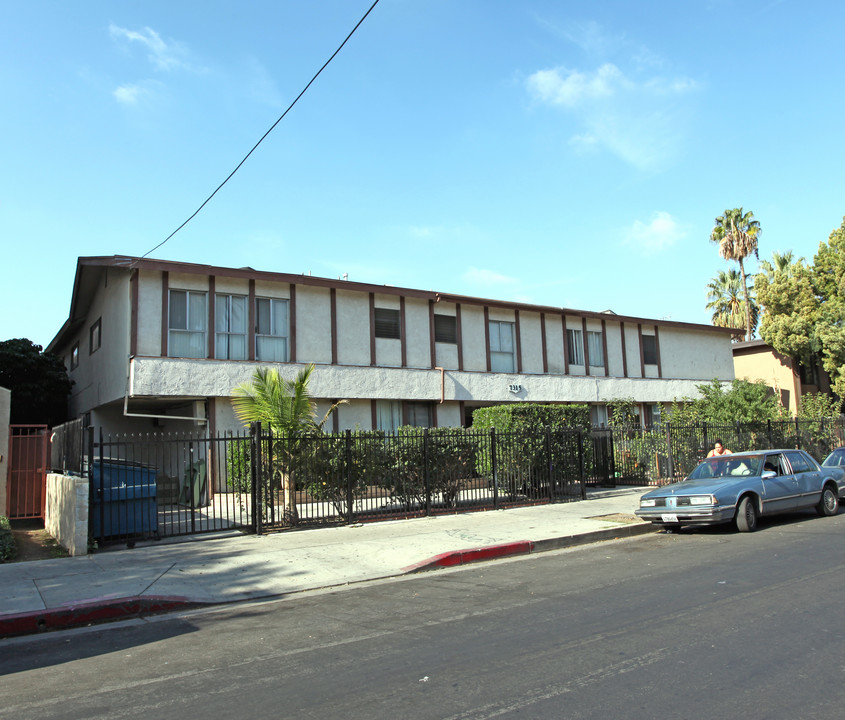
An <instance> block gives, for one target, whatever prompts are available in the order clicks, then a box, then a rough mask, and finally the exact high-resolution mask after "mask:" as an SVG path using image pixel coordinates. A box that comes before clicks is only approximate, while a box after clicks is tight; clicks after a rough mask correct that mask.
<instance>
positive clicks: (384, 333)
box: [375, 308, 401, 340]
mask: <svg viewBox="0 0 845 720" xmlns="http://www.w3.org/2000/svg"><path fill="white" fill-rule="evenodd" d="M375 321H376V327H375V332H376V337H377V338H393V339H396V340H398V339H399V338H400V337H401V333H400V328H399V311H398V310H391V309H390V308H375Z"/></svg>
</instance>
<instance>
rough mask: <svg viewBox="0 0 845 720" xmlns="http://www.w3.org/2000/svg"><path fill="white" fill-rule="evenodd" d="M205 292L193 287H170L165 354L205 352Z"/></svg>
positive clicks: (190, 355)
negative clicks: (179, 288)
mask: <svg viewBox="0 0 845 720" xmlns="http://www.w3.org/2000/svg"><path fill="white" fill-rule="evenodd" d="M206 303H207V293H204V292H198V291H196V290H171V291H170V308H169V313H168V317H169V328H168V329H169V331H170V332H169V335H168V348H169V352H168V355H170V356H171V357H188V358H204V357H205V356H206V354H207V352H208V350H207V346H206V329H207V327H208V309H207V307H206Z"/></svg>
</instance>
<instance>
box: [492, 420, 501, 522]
mask: <svg viewBox="0 0 845 720" xmlns="http://www.w3.org/2000/svg"><path fill="white" fill-rule="evenodd" d="M498 472H499V471H498V468H497V467H496V428H494V427H491V428H490V477H491V478H492V479H493V509H494V510H498V509H499V477H498Z"/></svg>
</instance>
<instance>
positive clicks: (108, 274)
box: [48, 256, 734, 432]
mask: <svg viewBox="0 0 845 720" xmlns="http://www.w3.org/2000/svg"><path fill="white" fill-rule="evenodd" d="M730 336H731V333H730V331H729V330H726V329H724V328H715V327H712V326H709V325H697V324H690V323H682V322H672V321H667V320H649V319H644V318H636V317H625V316H622V315H616V314H614V313H610V312H605V313H597V312H585V311H579V310H569V309H565V308H554V307H543V306H535V305H527V304H521V303H512V302H504V301H498V300H487V299H480V298H473V297H462V296H459V295H449V294H446V293H438V292H432V291H424V290H413V289H407V288H398V287H391V286H389V285H370V284H365V283H356V282H348V281H344V280H331V279H326V278H317V277H312V276H310V275H290V274H282V273H272V272H260V271H257V270H253V269H251V268H239V269H234V268H222V267H210V266H207V265H195V264H188V263H178V262H166V261H159V260H150V259H137V258H130V257H121V256H115V257H88V258H80V259H79V261H78V264H77V270H76V278H75V281H74V288H73V298H72V300H71V309H70V316H69V318H68V320H67V321H66V323H65V324H64V326H63V327H62V329H61V330H60V331H59V333H58V334H57V335H56V337H55V338H54V339H53V341H52V342H51V343H50V345H49V347H48V350H51V351H54V352H56V353H58V354H59V355H61V356H62V357H64V359H65V363H66V365H67V368H68V372H69V375H70V377H71V379H72V380H73V381H74V389H73V393H72V396H71V399H70V414H71V417H79V416H86V417H88V418H89V419H90V421H91V423H92V424H94V425H95V426H102V427H104V428H105V429H106V430H107V431H110V432H114V431H120V432H145V431H152V430H157V429H161V428H162V427H164V428H165V429H166V430H168V431H172V430H183V429H196V426H197V425H198V424H205V423H206V422H207V423H208V425H209V427H210V429H211V430H212V431H226V430H238V429H241V427H242V426H241V425H240V423H239V422H238V420H237V418H236V417H235V415H234V412H233V410H232V405H231V402H230V397H231V392H232V389H233V388H234V387H235V386H237V385H238V384H239V383H242V382H244V381H248V380H249V379H250V378H251V376H252V373H253V371H254V369H255V367H256V366H258V365H260V364H266V365H275V366H278V367H279V368H280V369H281V371H282V373H283V374H284V375H285V376H286V377H293V376H294V374H295V373H296V371H297V370H299V369H300V368H301V367H302V366H303V365H304V364H307V363H314V364H315V365H316V366H317V370H316V372H315V373H314V375H313V376H312V378H311V386H310V389H311V392H312V394H313V396H314V397H315V398H316V399H318V404H319V407H320V410H321V412H322V411H325V409H327V408H328V406H329V404H330V403H331V402H332V401H334V400H338V399H347V400H349V403H348V404H345V405H342V406H341V407H340V408H339V411H338V412H337V413H335V414H334V415H333V422H334V426H333V428H330V429H335V430H338V429H346V428H353V429H354V428H361V429H371V428H381V429H385V430H392V429H394V428H395V427H397V426H399V425H405V424H410V425H420V426H426V425H431V426H458V425H468V424H470V422H471V415H472V411H473V410H474V409H475V408H477V407H481V406H484V405H493V404H500V403H507V402H514V401H520V402H543V403H563V402H577V403H588V404H589V405H590V406H591V408H592V413H593V420H594V422H595V423H596V424H602V423H604V422H606V420H607V410H606V403H607V402H608V401H611V400H615V399H624V398H633V399H634V400H635V401H636V403H637V404H638V406H639V409H640V413H641V418H642V419H643V420H644V421H645V422H649V421H651V419H652V414H653V412H654V410H655V409H656V404H657V403H669V402H671V401H672V400H674V399H675V398H681V397H695V396H697V395H698V391H697V388H696V386H697V385H699V384H701V383H703V382H709V381H710V380H713V379H714V378H718V379H719V380H726V381H730V380H732V379H733V377H734V373H733V359H732V355H731V343H730ZM89 414H90V415H89Z"/></svg>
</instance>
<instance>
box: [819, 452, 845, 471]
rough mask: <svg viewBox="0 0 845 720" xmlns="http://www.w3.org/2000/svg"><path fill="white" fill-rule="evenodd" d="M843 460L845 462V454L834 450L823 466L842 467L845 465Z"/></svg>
mask: <svg viewBox="0 0 845 720" xmlns="http://www.w3.org/2000/svg"><path fill="white" fill-rule="evenodd" d="M843 460H845V453H843V452H840V451H839V450H834V451H833V452H832V453H830V455H828V456H827V457H826V458H825V459H824V462H823V463H822V465H824V466H825V467H839V466H840V465H843V464H845V462H843Z"/></svg>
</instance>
